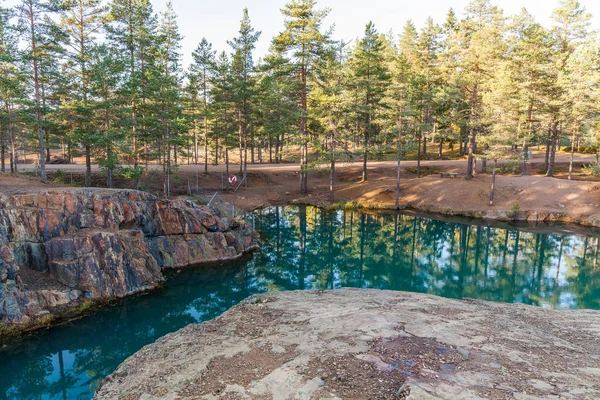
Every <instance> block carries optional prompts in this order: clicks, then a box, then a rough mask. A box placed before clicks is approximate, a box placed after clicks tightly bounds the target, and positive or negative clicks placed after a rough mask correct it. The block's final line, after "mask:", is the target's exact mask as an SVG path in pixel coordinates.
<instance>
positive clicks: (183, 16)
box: [0, 0, 600, 66]
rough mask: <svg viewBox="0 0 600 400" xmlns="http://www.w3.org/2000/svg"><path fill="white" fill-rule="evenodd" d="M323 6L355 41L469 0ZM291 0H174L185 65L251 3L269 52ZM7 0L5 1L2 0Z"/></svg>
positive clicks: (161, 2)
mask: <svg viewBox="0 0 600 400" xmlns="http://www.w3.org/2000/svg"><path fill="white" fill-rule="evenodd" d="M18 1H19V0H5V1H4V5H5V6H11V5H14V4H16V3H17V2H18ZM151 1H152V4H153V6H154V10H155V11H157V12H161V11H163V10H164V9H165V6H166V4H167V0H151ZM317 1H318V3H317V5H318V8H329V9H331V12H330V13H329V16H328V18H327V19H326V21H325V27H329V26H332V25H335V30H334V38H335V39H338V40H339V39H344V40H353V39H356V38H357V37H360V36H361V35H362V34H363V32H364V28H365V25H366V24H367V22H369V21H373V23H374V24H375V27H376V28H377V30H378V31H379V32H383V33H387V32H389V31H390V30H392V31H393V32H394V33H395V34H398V33H400V32H401V31H402V27H403V26H404V24H405V23H406V21H407V20H412V21H413V23H414V24H415V26H416V27H417V28H420V27H421V26H423V24H424V22H425V20H426V19H427V18H428V17H432V18H433V19H434V21H435V22H437V23H443V22H444V20H445V19H446V13H447V11H448V9H449V8H450V7H452V8H454V10H455V12H456V14H457V15H458V16H459V17H461V16H462V14H463V10H464V9H465V6H466V5H467V4H468V3H469V0H452V1H447V0H412V1H408V0H317ZM286 2H287V0H220V1H215V0H211V1H209V0H172V3H173V7H174V9H175V12H176V13H177V15H178V22H179V29H180V33H181V34H182V35H183V36H184V39H183V42H182V54H183V65H184V66H187V65H188V64H189V63H190V62H191V53H192V51H193V50H194V49H195V48H196V47H197V46H198V43H199V42H200V41H201V40H202V38H203V37H205V38H206V39H207V40H208V41H209V42H211V43H212V44H213V48H214V49H215V50H217V51H219V52H221V51H223V50H225V51H227V52H228V53H229V52H230V51H231V49H230V47H229V46H228V45H227V40H231V39H232V38H233V37H235V36H236V35H237V32H238V29H239V23H240V19H241V18H242V10H243V8H244V7H248V11H249V14H250V19H251V20H252V25H253V26H254V28H255V29H256V30H257V31H262V35H261V38H260V40H259V41H258V43H257V46H256V51H255V58H259V57H261V56H263V55H265V54H266V53H267V51H268V49H269V44H270V42H271V39H272V38H273V36H275V35H277V34H278V33H279V32H281V31H282V30H283V16H282V15H281V12H280V10H281V8H283V6H284V5H285V3H286ZM558 2H559V0H492V3H493V4H496V5H497V6H498V7H500V8H501V9H503V10H504V14H505V15H514V14H517V13H518V12H519V11H520V10H521V8H522V7H525V8H527V10H528V11H529V12H530V13H531V14H533V15H534V16H535V17H536V19H537V20H538V21H539V22H541V23H542V24H544V25H546V26H550V15H551V14H552V10H553V9H555V8H556V7H557V6H558ZM579 2H580V4H581V5H582V6H584V7H585V8H586V9H587V11H589V12H590V13H592V15H593V16H594V18H593V20H592V28H593V29H598V30H600V1H599V0H579ZM0 3H2V0H0Z"/></svg>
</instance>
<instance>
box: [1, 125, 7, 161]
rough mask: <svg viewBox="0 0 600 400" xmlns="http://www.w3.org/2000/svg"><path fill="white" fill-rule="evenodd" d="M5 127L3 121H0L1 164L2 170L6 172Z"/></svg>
mask: <svg viewBox="0 0 600 400" xmlns="http://www.w3.org/2000/svg"><path fill="white" fill-rule="evenodd" d="M4 157H5V154H4V129H3V126H2V122H1V121H0V160H1V165H0V171H1V172H6V167H5V165H4Z"/></svg>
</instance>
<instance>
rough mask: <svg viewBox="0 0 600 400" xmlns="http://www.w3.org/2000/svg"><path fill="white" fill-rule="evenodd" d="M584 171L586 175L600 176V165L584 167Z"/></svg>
mask: <svg viewBox="0 0 600 400" xmlns="http://www.w3.org/2000/svg"><path fill="white" fill-rule="evenodd" d="M582 169H583V171H584V172H585V173H587V174H590V175H591V176H596V177H598V176H600V165H598V164H590V165H584V166H583V167H582Z"/></svg>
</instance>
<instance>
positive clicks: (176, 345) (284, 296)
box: [95, 289, 600, 400]
mask: <svg viewBox="0 0 600 400" xmlns="http://www.w3.org/2000/svg"><path fill="white" fill-rule="evenodd" d="M599 365H600V312H598V311H588V310H577V311H557V310H550V309H543V308H539V307H532V306H526V305H520V304H504V303H492V302H485V301H477V300H470V299H469V300H467V299H465V300H452V299H446V298H441V297H436V296H431V295H425V294H419V293H403V292H392V291H382V290H372V289H370V290H364V289H341V290H334V291H298V292H281V293H268V294H262V295H258V296H255V297H252V298H250V299H248V300H246V301H245V302H243V303H242V304H240V305H238V306H236V307H234V308H232V309H230V310H229V311H227V312H225V313H224V314H223V315H221V316H220V317H218V318H216V319H215V320H212V321H208V322H206V323H203V324H192V325H189V326H187V327H185V328H183V329H181V330H179V331H177V332H174V333H172V334H169V335H167V336H164V337H163V338H161V339H159V340H157V341H156V342H155V343H153V344H151V345H149V346H146V347H144V348H143V349H142V350H140V351H139V352H137V353H136V354H134V355H133V356H131V357H129V358H128V359H127V360H125V361H124V362H123V363H122V364H121V365H120V366H119V367H118V368H117V370H116V371H115V372H114V373H113V374H111V375H109V376H108V377H107V378H106V379H105V380H104V382H103V383H102V384H101V385H100V387H99V389H98V390H97V392H96V396H95V399H98V400H104V399H107V400H108V399H110V400H117V399H131V398H135V399H207V400H209V399H212V400H215V399H315V400H316V399H329V400H341V399H369V400H375V399H404V398H406V395H407V394H408V393H410V395H409V396H408V400H411V399H415V400H417V399H425V400H428V399H446V400H456V399H483V398H486V399H523V400H525V399H530V400H532V399H559V398H560V399H579V400H587V399H590V400H591V399H598V398H600V379H599V378H600V368H598V366H599Z"/></svg>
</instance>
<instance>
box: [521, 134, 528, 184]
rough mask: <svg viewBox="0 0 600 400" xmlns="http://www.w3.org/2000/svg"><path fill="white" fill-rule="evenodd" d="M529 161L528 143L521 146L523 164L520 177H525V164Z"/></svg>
mask: <svg viewBox="0 0 600 400" xmlns="http://www.w3.org/2000/svg"><path fill="white" fill-rule="evenodd" d="M528 161H529V143H527V142H525V144H524V145H523V164H521V175H522V176H523V175H527V162H528Z"/></svg>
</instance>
